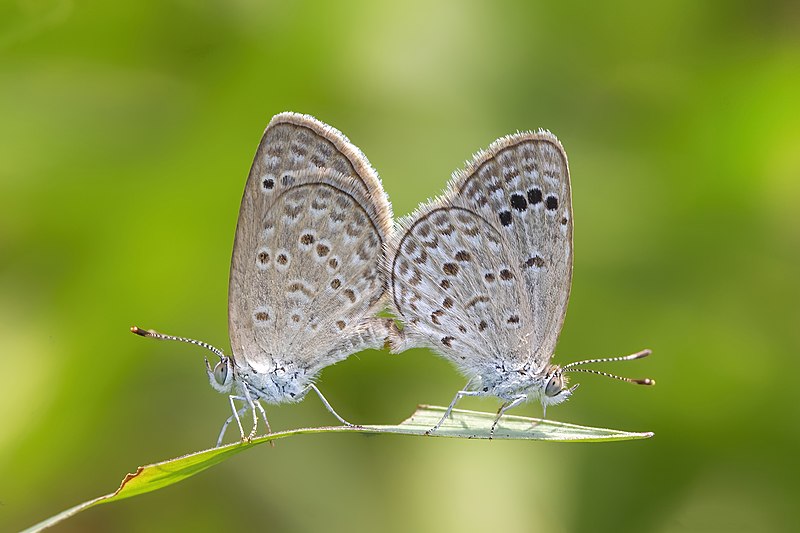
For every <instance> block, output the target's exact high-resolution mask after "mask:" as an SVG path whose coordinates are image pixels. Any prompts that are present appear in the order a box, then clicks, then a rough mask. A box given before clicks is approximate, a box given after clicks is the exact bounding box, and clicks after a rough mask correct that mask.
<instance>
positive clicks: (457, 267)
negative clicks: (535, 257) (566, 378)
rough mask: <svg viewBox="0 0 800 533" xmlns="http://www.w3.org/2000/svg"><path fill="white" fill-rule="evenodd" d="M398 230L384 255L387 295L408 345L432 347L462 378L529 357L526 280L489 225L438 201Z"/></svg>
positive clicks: (478, 216)
mask: <svg viewBox="0 0 800 533" xmlns="http://www.w3.org/2000/svg"><path fill="white" fill-rule="evenodd" d="M401 227H402V229H403V231H401V232H398V237H399V238H398V239H396V240H395V241H394V242H393V243H392V245H391V246H390V251H389V267H390V282H391V291H392V294H391V297H392V302H393V305H394V307H395V309H396V311H397V312H398V314H399V315H400V317H401V318H402V320H403V321H404V323H405V326H406V327H405V329H404V333H405V335H406V336H407V342H408V343H409V345H418V346H419V345H422V346H429V347H431V348H433V349H435V350H436V351H437V352H439V353H440V354H442V355H444V356H445V357H447V358H448V359H450V360H452V361H453V362H455V363H456V364H459V365H462V366H463V368H464V370H465V371H467V372H469V371H470V370H474V368H475V367H476V365H477V366H481V365H491V364H495V363H496V362H497V361H498V360H499V359H500V358H501V357H503V358H507V357H508V352H511V351H514V352H517V353H519V352H520V351H522V353H525V352H527V350H524V349H523V347H522V346H521V345H522V344H524V343H526V342H527V341H526V339H525V335H524V328H525V325H526V324H530V323H531V322H530V321H531V319H532V317H531V314H530V306H529V305H528V302H527V295H526V294H525V290H524V289H523V288H522V282H521V279H520V276H522V275H523V274H522V272H521V270H520V269H519V267H518V265H517V264H516V263H517V261H516V257H515V254H513V253H510V252H511V250H509V249H508V248H507V247H506V246H504V243H503V240H502V235H501V233H500V231H499V230H498V229H497V228H496V227H494V225H493V224H492V223H490V222H489V221H487V220H486V219H485V218H484V217H483V216H482V215H481V214H479V213H477V212H475V211H474V210H471V209H469V208H464V207H455V206H452V205H450V204H449V203H447V202H439V201H435V202H433V203H432V204H430V205H428V206H425V207H422V208H420V210H418V211H417V212H416V213H414V214H413V215H411V216H410V217H408V218H406V219H404V220H403V221H401Z"/></svg>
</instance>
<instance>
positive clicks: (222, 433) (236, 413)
mask: <svg viewBox="0 0 800 533" xmlns="http://www.w3.org/2000/svg"><path fill="white" fill-rule="evenodd" d="M234 400H241V401H244V402H246V401H247V398H245V397H243V396H236V395H230V396H228V401H230V402H231V411H233V414H232V415H231V416H229V417H228V419H227V420H226V421H225V423H224V424H222V431H220V432H219V438H218V439H217V447H220V446H221V445H222V438H223V437H224V436H225V431H226V430H227V429H228V425H230V423H231V422H232V421H233V420H234V419H235V420H236V424H237V425H238V426H239V433H240V434H241V436H242V440H244V429H243V428H242V421H241V419H240V418H239V417H240V416H241V415H243V414H244V412H245V411H246V410H247V408H248V407H249V406H248V405H244V406H243V407H242V408H241V409H238V410H237V409H236V404H235V403H233V402H234Z"/></svg>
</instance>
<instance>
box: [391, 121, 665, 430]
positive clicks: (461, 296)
mask: <svg viewBox="0 0 800 533" xmlns="http://www.w3.org/2000/svg"><path fill="white" fill-rule="evenodd" d="M399 225H400V228H401V230H400V231H398V232H397V233H396V234H395V236H394V238H393V239H392V240H391V241H390V245H389V250H388V253H387V271H388V273H389V277H390V284H391V302H392V305H393V308H394V310H395V312H396V313H397V315H398V317H399V318H400V319H401V320H402V321H403V322H404V324H405V328H404V330H403V332H402V334H400V335H397V336H395V337H394V338H393V339H392V351H394V352H400V351H403V350H406V349H409V348H412V347H429V348H432V349H433V350H434V351H436V352H438V353H439V354H440V355H442V356H443V357H445V358H446V359H448V360H450V361H452V362H453V363H455V364H456V366H457V367H458V368H459V369H460V370H461V371H462V373H464V374H465V375H466V376H467V377H468V378H469V381H468V382H467V385H466V386H465V387H464V390H461V391H459V392H458V393H457V394H456V396H455V398H454V399H453V401H452V403H451V404H450V406H449V408H448V409H447V411H446V413H445V415H444V417H443V418H442V420H440V421H439V423H438V424H436V426H434V427H433V428H432V429H431V430H430V431H431V432H432V431H436V430H437V429H438V428H439V426H440V425H441V424H442V422H443V421H444V420H445V419H446V418H447V417H448V416H449V414H450V412H451V411H452V409H453V407H454V406H455V405H456V403H457V402H458V400H459V399H460V398H461V397H463V396H487V395H490V396H496V397H498V398H500V399H501V400H502V401H503V404H502V406H501V407H500V409H499V411H498V414H497V417H496V419H495V421H494V424H493V426H492V434H493V433H494V430H495V428H496V427H497V424H498V422H499V420H500V418H501V417H502V415H503V413H505V412H506V411H507V410H509V409H511V408H512V407H514V406H517V405H519V404H520V403H522V402H525V401H527V400H534V399H535V400H539V401H540V402H541V403H542V407H543V409H545V411H546V408H547V406H548V405H552V404H558V403H560V402H563V401H564V400H566V399H567V398H568V397H569V396H570V395H571V394H572V392H573V391H574V390H575V388H576V387H577V385H574V386H572V387H567V380H566V378H565V377H564V375H563V374H564V373H565V372H589V373H594V374H601V375H605V376H609V377H613V378H616V379H621V380H624V381H628V382H632V383H639V384H645V385H649V384H653V383H654V381H652V380H649V379H629V378H622V377H619V376H615V375H612V374H609V373H606V372H600V371H596V370H590V369H585V368H577V367H578V366H579V365H583V364H586V363H596V362H605V361H622V360H631V359H638V358H641V357H645V356H647V355H649V354H650V351H649V350H643V351H641V352H639V353H636V354H632V355H629V356H625V357H612V358H603V359H592V360H587V361H578V362H574V363H570V364H568V365H565V366H563V367H559V366H558V365H555V364H553V363H551V361H550V360H551V358H552V357H553V353H554V350H555V346H556V341H557V340H558V335H559V333H560V331H561V326H562V324H563V322H564V316H565V313H566V310H567V300H568V299H569V291H570V285H571V280H572V200H571V190H570V180H569V170H568V166H567V155H566V153H565V152H564V149H563V148H562V146H561V144H560V143H559V142H558V140H557V139H556V137H555V136H554V135H552V134H551V133H549V132H547V131H538V132H524V133H517V134H514V135H508V136H506V137H502V138H500V139H498V140H497V141H495V142H494V143H493V144H492V145H491V146H489V148H488V150H486V151H482V152H479V153H478V154H476V155H475V156H474V157H473V159H472V160H471V161H469V162H468V164H467V166H466V168H465V169H464V170H462V171H458V172H456V173H455V174H454V175H453V178H452V179H451V180H450V182H449V185H448V189H447V191H446V192H445V193H444V194H443V195H442V196H441V197H439V198H437V199H435V200H433V201H431V202H429V203H427V204H425V205H422V206H421V207H419V208H418V209H417V211H416V212H414V213H413V214H411V215H410V216H408V217H405V218H404V219H402V220H401V221H400V223H399Z"/></svg>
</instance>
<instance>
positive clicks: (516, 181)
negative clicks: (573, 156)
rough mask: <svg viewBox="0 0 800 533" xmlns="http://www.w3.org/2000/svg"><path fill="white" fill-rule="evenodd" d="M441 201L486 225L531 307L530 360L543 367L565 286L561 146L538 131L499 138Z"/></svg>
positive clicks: (563, 308) (567, 262) (568, 278)
mask: <svg viewBox="0 0 800 533" xmlns="http://www.w3.org/2000/svg"><path fill="white" fill-rule="evenodd" d="M448 196H449V197H450V198H452V201H453V203H454V204H456V205H464V206H469V207H471V208H473V209H475V210H476V211H477V212H478V213H480V214H482V215H483V216H484V217H486V218H487V220H491V221H492V222H493V223H494V225H495V227H496V228H497V229H498V230H499V231H500V233H501V235H503V237H504V238H505V239H506V241H507V243H508V244H509V245H510V246H511V249H512V250H513V252H514V254H515V260H516V264H517V265H518V266H519V268H520V269H521V270H522V272H523V277H524V279H525V286H526V287H527V291H528V295H529V298H530V303H531V306H532V314H533V327H532V328H530V329H529V333H530V342H531V344H532V346H533V347H534V351H533V354H532V355H533V358H534V360H536V361H537V362H539V363H542V362H547V361H549V359H550V357H551V356H552V354H553V352H554V350H555V346H556V343H557V341H558V336H559V334H560V332H561V327H562V325H563V323H564V318H565V316H566V312H567V303H568V301H569V292H570V288H571V285H572V250H573V248H572V227H573V226H572V191H571V187H570V179H569V166H568V163H567V154H566V152H565V151H564V148H563V147H562V146H561V143H560V142H559V141H558V139H557V138H556V137H555V135H553V134H551V133H549V132H547V131H541V130H540V131H538V132H523V133H517V134H513V135H508V136H506V137H502V138H500V139H498V140H497V141H495V142H494V143H492V145H491V146H489V148H488V149H487V150H486V151H485V152H480V153H478V154H477V155H476V156H475V157H474V158H473V159H472V161H471V162H470V163H469V164H468V165H467V167H466V168H465V169H464V170H463V171H461V172H458V173H457V174H456V175H455V176H454V178H453V180H452V182H451V184H450V191H449V194H448Z"/></svg>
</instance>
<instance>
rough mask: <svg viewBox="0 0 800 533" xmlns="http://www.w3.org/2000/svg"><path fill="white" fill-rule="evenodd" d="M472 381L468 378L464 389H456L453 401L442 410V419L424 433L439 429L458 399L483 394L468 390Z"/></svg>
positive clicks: (482, 393)
mask: <svg viewBox="0 0 800 533" xmlns="http://www.w3.org/2000/svg"><path fill="white" fill-rule="evenodd" d="M472 381H473V380H469V381H468V382H467V384H466V385H465V386H464V390H460V391H458V392H457V393H456V395H455V397H454V398H453V401H452V402H450V405H449V406H448V407H447V410H446V411H445V412H444V416H442V419H441V420H439V422H437V423H436V425H435V426H433V427H432V428H431V429H429V430H428V431H426V432H425V434H426V435H430V434H431V433H433V432H434V431H436V430H437V429H439V427H440V426H441V425H442V424H443V423H444V421H445V420H447V419H448V418H450V415H452V413H453V408H454V407H455V406H456V404H457V403H458V400H460V399H461V398H463V397H464V396H484V395H485V393H484V392H483V391H471V390H469V387H470V385H471V384H472Z"/></svg>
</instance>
